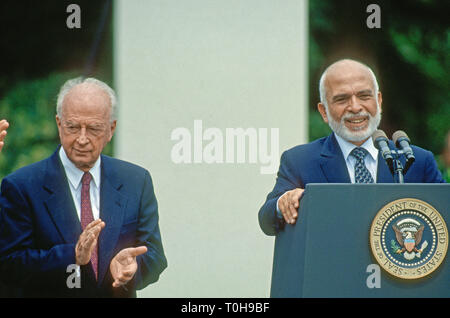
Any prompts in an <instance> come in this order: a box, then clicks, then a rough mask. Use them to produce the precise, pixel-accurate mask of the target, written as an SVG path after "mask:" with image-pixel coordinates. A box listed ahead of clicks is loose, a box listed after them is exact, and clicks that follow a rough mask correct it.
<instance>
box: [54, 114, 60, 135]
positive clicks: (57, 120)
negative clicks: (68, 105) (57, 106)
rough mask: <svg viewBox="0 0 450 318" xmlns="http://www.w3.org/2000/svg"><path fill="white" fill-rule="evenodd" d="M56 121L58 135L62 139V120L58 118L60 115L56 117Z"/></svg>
mask: <svg viewBox="0 0 450 318" xmlns="http://www.w3.org/2000/svg"><path fill="white" fill-rule="evenodd" d="M55 119H56V126H57V127H58V133H59V136H60V137H61V119H60V118H59V117H58V115H56V116H55Z"/></svg>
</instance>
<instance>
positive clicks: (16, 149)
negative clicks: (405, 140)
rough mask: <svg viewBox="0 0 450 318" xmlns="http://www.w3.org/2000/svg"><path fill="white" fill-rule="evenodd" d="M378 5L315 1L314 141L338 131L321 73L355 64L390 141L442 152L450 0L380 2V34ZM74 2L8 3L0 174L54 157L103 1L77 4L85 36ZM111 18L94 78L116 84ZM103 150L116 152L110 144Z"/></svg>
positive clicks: (2, 45) (449, 92)
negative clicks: (361, 67)
mask: <svg viewBox="0 0 450 318" xmlns="http://www.w3.org/2000/svg"><path fill="white" fill-rule="evenodd" d="M372 2H373V1H354V0H311V1H309V35H310V36H309V43H308V49H309V70H308V72H309V78H310V87H309V101H310V103H309V105H310V112H309V114H310V115H309V116H310V118H309V121H310V124H309V139H310V140H314V139H316V138H319V137H323V136H325V135H328V134H329V133H330V129H329V127H328V126H327V125H326V124H324V123H323V121H322V119H321V117H320V115H319V113H318V112H317V110H316V105H317V102H318V100H319V96H318V95H319V94H318V81H319V78H320V75H321V73H322V72H323V70H324V69H325V68H326V66H328V65H329V64H331V63H332V62H334V61H336V60H338V59H341V58H354V59H357V60H361V61H363V62H365V63H366V64H368V65H369V66H370V67H371V68H372V69H373V70H374V72H375V74H376V75H377V78H378V82H379V85H380V91H381V92H382V93H383V119H382V124H381V127H380V128H381V129H383V130H385V131H386V133H387V134H388V136H390V135H392V133H393V132H394V131H395V130H398V129H402V130H405V131H406V132H407V133H408V135H409V137H410V138H411V140H412V141H413V143H414V144H416V145H418V146H421V147H424V148H427V149H430V150H431V151H433V152H434V153H435V154H439V153H440V152H441V150H442V147H443V141H444V138H445V134H446V133H447V131H449V130H450V78H449V76H448V71H449V69H450V59H449V57H448V56H449V54H448V52H449V51H450V27H449V19H448V12H449V9H450V2H448V1H438V0H410V1H389V0H379V1H377V2H376V3H377V4H378V5H379V6H380V8H381V29H369V28H367V26H366V19H367V17H368V16H369V14H370V13H367V12H366V8H367V6H368V5H369V4H370V3H372ZM70 3H71V1H66V0H64V1H63V0H61V1H52V0H41V1H33V0H20V1H12V0H5V1H2V2H0V32H1V33H0V35H1V36H2V39H3V41H0V61H2V72H1V73H0V117H1V118H7V119H8V121H9V122H10V124H11V127H10V129H8V136H7V143H6V146H5V147H4V150H3V152H2V154H1V155H0V178H1V177H3V176H5V175H6V174H8V173H11V172H12V171H14V170H16V169H18V168H20V167H22V166H24V165H27V164H30V163H32V162H36V161H38V160H41V159H43V158H45V157H47V156H48V155H49V154H51V153H52V152H53V151H54V150H55V148H56V146H57V145H58V143H59V140H58V134H57V129H56V124H55V107H56V95H57V93H58V89H59V87H60V86H61V85H62V84H63V83H64V81H65V80H66V79H68V78H71V77H75V76H80V75H82V74H83V73H84V72H85V66H86V63H87V61H88V60H89V57H90V55H91V53H92V49H93V43H94V42H95V36H96V32H97V31H98V25H99V20H100V16H101V14H102V10H104V7H103V5H104V3H105V1H88V0H80V1H78V2H77V3H78V4H79V5H80V6H81V7H82V8H83V20H82V25H83V26H82V28H81V29H79V30H68V29H67V28H66V27H65V19H66V17H67V14H66V13H65V9H66V7H67V5H68V4H70ZM280 5H282V1H281V2H280ZM111 16H112V10H110V11H109V13H108V20H107V25H106V29H105V32H104V33H103V34H102V36H101V42H100V44H99V49H98V52H97V54H96V55H95V56H94V59H93V62H94V63H93V70H92V71H91V72H90V74H89V75H92V76H94V77H97V78H100V79H102V80H104V81H106V82H107V83H110V84H111V83H112V82H113V80H112V73H113V70H112V59H113V56H112V54H113V53H112V51H113V50H112V47H113V45H112V28H113V26H112V19H111ZM112 86H113V85H112ZM110 145H111V144H110ZM105 152H106V153H108V154H112V153H113V149H112V146H109V147H108V148H107V149H106V150H105ZM448 181H450V180H448Z"/></svg>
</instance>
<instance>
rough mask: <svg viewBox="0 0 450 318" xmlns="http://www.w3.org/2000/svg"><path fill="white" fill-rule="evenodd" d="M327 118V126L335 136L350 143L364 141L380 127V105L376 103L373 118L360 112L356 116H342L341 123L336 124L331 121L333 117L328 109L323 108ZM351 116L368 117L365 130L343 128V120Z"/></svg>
mask: <svg viewBox="0 0 450 318" xmlns="http://www.w3.org/2000/svg"><path fill="white" fill-rule="evenodd" d="M325 109H326V112H327V116H328V125H329V126H330V128H331V130H332V131H334V133H335V134H336V135H338V136H339V137H341V138H343V139H345V140H347V141H350V142H360V141H364V140H366V139H367V138H369V137H370V136H372V134H373V133H374V132H375V130H377V128H378V126H379V125H380V121H381V109H380V105H378V103H377V113H376V114H375V116H372V115H370V113H368V112H366V111H361V112H359V113H357V114H345V115H344V116H342V118H341V121H340V122H337V121H335V120H334V119H333V117H332V116H331V115H330V114H329V112H328V107H326V108H325ZM353 116H368V117H369V124H368V125H367V127H366V128H363V129H360V130H356V131H353V130H350V129H348V128H347V127H346V126H345V123H344V121H345V119H347V118H351V117H353Z"/></svg>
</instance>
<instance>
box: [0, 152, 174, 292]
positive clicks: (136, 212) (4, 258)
mask: <svg viewBox="0 0 450 318" xmlns="http://www.w3.org/2000/svg"><path fill="white" fill-rule="evenodd" d="M58 150H59V149H58ZM58 150H57V151H56V152H55V153H54V154H53V155H52V156H50V157H49V158H47V159H45V160H42V161H40V162H37V163H34V164H32V165H29V166H26V167H24V168H21V169H19V170H17V171H16V172H14V173H12V174H10V175H9V176H7V177H6V178H4V179H3V181H2V184H1V196H0V204H1V214H0V279H1V280H4V282H5V283H6V284H7V285H9V286H11V288H18V289H19V290H20V295H21V296H24V297H29V296H31V297H115V296H118V297H133V296H136V289H141V288H144V287H145V286H147V285H148V284H150V283H153V282H155V281H157V280H158V279H159V275H160V274H161V272H162V271H163V270H164V269H165V268H166V267H167V261H166V258H165V255H164V251H163V246H162V243H161V236H160V231H159V225H158V206H157V201H156V197H155V194H154V190H153V184H152V180H151V177H150V174H149V173H148V171H147V170H145V169H143V168H141V167H138V166H136V165H133V164H131V163H127V162H125V161H121V160H118V159H113V158H110V157H108V156H104V155H102V158H101V187H100V218H101V219H102V220H103V221H104V222H105V224H106V226H105V228H104V229H103V230H102V232H101V233H100V236H99V241H98V256H99V262H98V281H96V280H95V277H94V272H93V270H92V267H91V265H90V263H89V264H87V265H84V266H81V288H72V289H70V288H68V287H67V284H66V281H67V279H68V278H69V275H70V274H72V272H69V273H67V272H66V269H67V266H68V265H70V264H75V245H76V243H77V241H78V237H79V236H80V234H81V232H82V230H81V224H80V221H79V219H78V216H77V212H76V208H75V205H74V203H73V199H72V195H71V193H70V189H69V185H68V181H67V178H66V175H65V172H64V168H63V166H62V164H61V162H60V159H59V155H58ZM141 245H145V246H146V247H147V249H148V251H147V252H146V253H145V254H143V255H140V256H138V257H137V263H138V270H137V272H136V274H135V276H134V278H133V279H132V281H130V282H129V283H128V284H127V285H126V288H123V287H119V288H113V287H112V282H113V279H112V276H111V273H110V271H109V265H110V262H111V259H112V258H113V257H114V256H115V255H116V254H117V253H118V252H119V251H120V250H122V249H124V248H127V247H137V246H141ZM16 295H17V294H16Z"/></svg>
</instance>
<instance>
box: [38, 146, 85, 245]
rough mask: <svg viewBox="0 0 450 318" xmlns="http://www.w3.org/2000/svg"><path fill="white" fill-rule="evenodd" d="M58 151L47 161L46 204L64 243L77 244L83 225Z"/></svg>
mask: <svg viewBox="0 0 450 318" xmlns="http://www.w3.org/2000/svg"><path fill="white" fill-rule="evenodd" d="M58 151H59V147H58V149H57V150H56V151H55V153H54V154H53V155H52V156H51V157H50V158H49V159H48V161H47V169H46V175H45V180H44V188H45V189H47V191H48V192H49V196H48V198H47V199H46V200H44V204H45V205H46V207H47V210H48V212H49V214H50V216H51V218H52V219H53V222H54V223H55V225H56V227H57V229H58V231H59V233H60V235H61V236H62V237H63V239H64V241H65V242H66V243H76V242H77V241H78V237H79V236H80V234H81V224H80V221H79V219H78V215H77V212H76V209H75V205H74V203H73V199H72V194H71V193H70V189H69V184H68V181H67V178H66V174H65V172H64V168H63V166H62V164H61V162H60V160H59V155H58Z"/></svg>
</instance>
